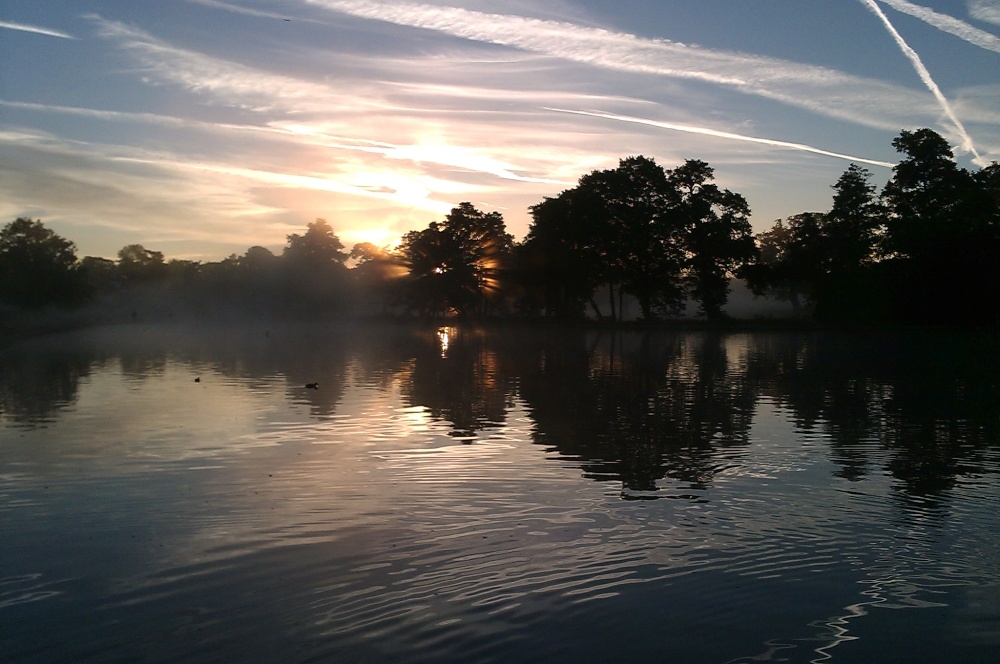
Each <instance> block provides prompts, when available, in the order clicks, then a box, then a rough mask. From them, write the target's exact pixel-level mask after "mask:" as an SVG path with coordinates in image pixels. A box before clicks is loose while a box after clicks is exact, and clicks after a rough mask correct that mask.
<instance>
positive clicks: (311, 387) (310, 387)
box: [306, 383, 319, 390]
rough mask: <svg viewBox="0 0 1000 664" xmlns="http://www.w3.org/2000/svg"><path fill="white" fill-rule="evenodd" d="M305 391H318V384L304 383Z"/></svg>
mask: <svg viewBox="0 0 1000 664" xmlns="http://www.w3.org/2000/svg"><path fill="white" fill-rule="evenodd" d="M306 389H307V390H318V389H319V383H306Z"/></svg>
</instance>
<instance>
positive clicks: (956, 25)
mask: <svg viewBox="0 0 1000 664" xmlns="http://www.w3.org/2000/svg"><path fill="white" fill-rule="evenodd" d="M879 2H881V3H882V4H883V5H889V6H890V7H892V8H893V9H895V10H896V11H898V12H902V13H904V14H909V15H910V16H913V17H915V18H918V19H920V20H921V21H923V22H924V23H926V24H927V25H930V26H932V27H935V28H937V29H938V30H941V31H942V32H947V33H949V34H952V35H955V36H956V37H958V38H959V39H963V40H965V41H967V42H969V43H970V44H973V45H974V46H979V47H980V48H985V49H987V50H989V51H996V52H997V53H1000V37H997V36H996V35H994V34H992V33H989V32H986V31H985V30H980V29H979V28H977V27H975V26H972V25H969V24H968V23H966V22H965V21H960V20H958V19H957V18H955V17H953V16H949V15H948V14H942V13H940V12H936V11H934V10H933V9H930V8H928V7H922V6H920V5H915V4H913V3H912V2H908V1H907V0H879Z"/></svg>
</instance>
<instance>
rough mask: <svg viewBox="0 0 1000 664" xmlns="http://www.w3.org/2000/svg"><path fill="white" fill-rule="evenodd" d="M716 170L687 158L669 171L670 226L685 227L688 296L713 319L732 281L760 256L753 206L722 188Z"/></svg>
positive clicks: (720, 313)
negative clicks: (716, 179) (752, 215)
mask: <svg viewBox="0 0 1000 664" xmlns="http://www.w3.org/2000/svg"><path fill="white" fill-rule="evenodd" d="M714 177H715V171H714V170H713V169H712V168H711V167H710V166H709V165H708V164H707V163H705V162H703V161H700V160H696V159H688V160H687V161H685V162H684V164H683V165H682V166H679V167H678V168H676V169H673V170H672V171H670V172H669V173H668V174H667V180H668V182H669V184H670V186H671V188H672V191H673V195H674V202H673V206H672V214H671V216H672V218H673V222H672V224H673V225H674V226H675V227H676V228H678V229H680V231H681V243H682V247H683V249H684V252H685V254H686V261H685V267H686V274H687V284H688V288H689V291H688V292H689V294H690V295H691V297H692V298H693V299H695V300H696V301H697V302H698V303H699V305H700V310H701V312H702V313H703V314H704V315H705V316H706V317H707V318H709V319H716V318H719V317H721V316H722V307H723V306H724V305H725V304H726V301H727V300H728V298H729V282H730V280H731V279H732V278H733V277H735V276H739V275H741V274H742V273H743V272H744V271H745V270H746V269H747V267H748V266H749V265H751V264H752V263H753V262H754V260H755V258H756V251H757V249H756V245H755V244H754V240H753V230H752V228H751V226H750V206H749V205H748V204H747V202H746V199H744V198H743V196H741V195H740V194H737V193H734V192H732V191H730V190H728V189H719V187H718V186H717V185H716V184H715V183H714V182H712V180H713V178H714Z"/></svg>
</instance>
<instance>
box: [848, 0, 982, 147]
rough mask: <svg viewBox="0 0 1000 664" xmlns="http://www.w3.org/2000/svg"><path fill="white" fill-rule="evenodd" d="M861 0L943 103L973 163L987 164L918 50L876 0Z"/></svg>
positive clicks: (945, 111)
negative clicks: (910, 43) (911, 44)
mask: <svg viewBox="0 0 1000 664" xmlns="http://www.w3.org/2000/svg"><path fill="white" fill-rule="evenodd" d="M860 1H861V3H862V4H863V5H865V6H866V7H867V8H868V9H869V10H870V11H871V12H872V13H873V14H875V16H877V17H878V18H879V19H880V20H881V21H882V24H883V25H885V29H886V30H888V31H889V34H890V35H892V38H893V39H894V40H896V44H897V45H898V46H899V48H900V50H901V51H902V52H903V54H904V55H905V56H906V57H907V58H908V59H909V60H910V62H911V63H912V64H913V68H914V69H915V70H916V71H917V75H918V76H920V80H921V81H923V82H924V85H926V86H927V89H928V90H930V91H931V94H933V95H934V98H935V99H937V100H938V103H939V104H940V105H941V109H942V110H943V111H944V113H945V115H947V116H948V119H949V120H951V123H952V125H954V127H955V130H956V131H957V132H958V135H959V136H960V137H961V138H962V148H963V149H964V150H967V151H968V152H971V153H972V155H973V157H974V159H973V163H975V164H977V165H980V166H985V165H986V164H985V163H983V158H982V157H981V156H980V155H979V152H978V151H976V146H975V145H974V144H973V143H972V137H971V136H969V133H968V132H967V131H966V130H965V126H964V125H963V124H962V121H961V120H959V119H958V116H957V115H955V111H954V110H953V109H952V107H951V104H949V103H948V99H947V98H946V97H945V96H944V93H942V92H941V88H939V87H938V85H937V83H935V82H934V79H933V78H932V77H931V73H930V72H929V71H927V67H925V66H924V63H923V61H922V60H921V59H920V56H919V55H918V54H917V52H916V51H914V50H913V49H912V48H910V45H909V44H907V43H906V40H905V39H903V36H902V35H901V34H899V32H898V31H897V30H896V28H895V27H894V26H893V25H892V23H891V22H890V21H889V18H888V17H887V16H886V15H885V12H883V11H882V10H881V8H879V6H878V5H877V4H876V3H875V0H860Z"/></svg>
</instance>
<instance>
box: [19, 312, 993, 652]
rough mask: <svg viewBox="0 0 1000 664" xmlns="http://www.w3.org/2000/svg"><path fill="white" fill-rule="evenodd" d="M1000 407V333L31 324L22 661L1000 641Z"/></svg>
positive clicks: (23, 376) (873, 647) (876, 648)
mask: <svg viewBox="0 0 1000 664" xmlns="http://www.w3.org/2000/svg"><path fill="white" fill-rule="evenodd" d="M196 378H197V379H200V380H198V382H196ZM312 381H317V382H318V383H319V389H316V390H311V389H306V388H305V387H304V385H305V384H306V383H308V382H312ZM998 404H1000V350H998V343H997V337H996V335H995V334H993V335H990V334H981V335H959V334H943V333H934V334H931V333H908V334H898V335H888V334H886V335H876V334H867V335H864V334H832V333H827V334H818V333H817V334H783V333H754V334H732V335H725V334H711V333H657V334H654V335H642V334H640V333H626V334H618V335H612V334H611V333H609V332H605V333H602V334H599V333H597V332H578V333H577V332H566V331H560V332H552V331H549V332H543V331H538V330H534V331H523V330H520V331H515V330H504V331H490V332H482V331H475V330H470V329H455V328H442V329H435V328H429V329H426V330H421V331H412V330H402V329H376V328H370V329H364V330H341V329H337V328H332V327H304V328H303V327H297V328H296V327H272V328H269V329H265V328H264V327H251V328H240V329H236V328H233V329H228V330H227V329H214V330H209V329H204V330H190V329H187V330H185V329H182V328H169V327H142V326H128V327H120V328H113V329H103V330H92V331H88V332H85V333H75V334H72V335H66V336H59V337H54V338H47V339H43V340H36V341H32V342H27V343H20V344H18V345H16V346H13V347H7V348H3V349H0V660H2V661H4V662H21V661H25V662H33V661H38V662H61V661H65V662H78V661H109V660H110V661H114V660H122V661H142V662H161V661H176V660H182V659H183V660H185V661H275V662H505V663H508V662H546V663H551V662H602V663H608V662H640V661H641V662H708V663H716V662H717V663H720V664H721V663H724V662H759V661H789V662H996V661H998V653H1000V414H998V413H1000V410H998Z"/></svg>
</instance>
